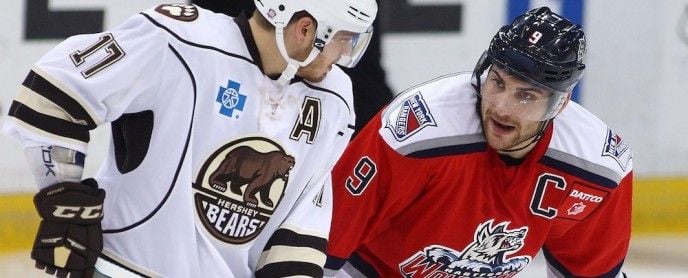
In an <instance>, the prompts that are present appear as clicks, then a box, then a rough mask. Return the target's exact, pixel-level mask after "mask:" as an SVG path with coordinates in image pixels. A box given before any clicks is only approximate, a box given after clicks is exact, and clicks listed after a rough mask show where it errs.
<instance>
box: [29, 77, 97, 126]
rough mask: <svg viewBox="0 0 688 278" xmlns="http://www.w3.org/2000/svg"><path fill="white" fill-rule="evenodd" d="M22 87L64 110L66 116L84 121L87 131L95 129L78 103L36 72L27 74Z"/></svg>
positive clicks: (93, 122) (89, 117)
mask: <svg viewBox="0 0 688 278" xmlns="http://www.w3.org/2000/svg"><path fill="white" fill-rule="evenodd" d="M22 85H24V86H25V87H26V88H29V89H31V91H34V92H36V93H37V94H39V95H41V96H43V97H44V98H46V99H48V100H50V101H52V102H53V103H55V104H57V105H58V106H60V107H61V108H62V109H64V111H65V112H67V114H69V115H70V116H72V118H74V119H77V120H84V121H86V124H87V125H88V129H94V128H96V123H95V121H93V118H91V116H90V115H88V112H86V110H85V109H84V108H83V107H82V106H81V105H80V104H79V102H77V101H76V100H74V99H73V98H72V97H70V96H69V95H68V94H66V93H65V92H63V91H62V90H60V89H59V88H57V87H56V86H55V85H53V84H52V83H50V81H48V80H46V79H45V78H43V77H42V76H40V75H39V74H37V73H36V72H34V71H30V72H29V74H28V75H26V78H25V79H24V82H22Z"/></svg>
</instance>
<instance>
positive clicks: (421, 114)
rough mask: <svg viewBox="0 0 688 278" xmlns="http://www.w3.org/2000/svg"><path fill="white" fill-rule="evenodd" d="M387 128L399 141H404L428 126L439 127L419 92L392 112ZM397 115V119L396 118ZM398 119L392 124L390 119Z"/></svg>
mask: <svg viewBox="0 0 688 278" xmlns="http://www.w3.org/2000/svg"><path fill="white" fill-rule="evenodd" d="M390 113H391V114H392V115H389V116H388V117H387V119H388V121H387V125H386V127H387V128H388V129H390V130H391V131H392V134H393V135H394V138H395V139H396V140H397V141H400V142H401V141H404V140H406V139H407V138H409V137H411V135H413V134H414V133H416V132H418V131H420V130H421V129H423V128H424V127H426V126H437V124H436V123H435V118H433V116H432V114H431V113H430V109H429V108H428V105H427V104H426V103H425V100H424V99H423V95H422V94H421V93H420V92H417V93H415V94H413V95H411V96H410V97H408V98H406V99H405V100H404V101H403V102H402V103H401V105H399V106H398V107H396V108H395V109H394V110H391V111H390ZM394 114H396V117H394ZM394 118H395V119H396V121H394V122H391V121H390V120H389V119H394Z"/></svg>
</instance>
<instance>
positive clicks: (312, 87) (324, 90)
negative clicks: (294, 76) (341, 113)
mask: <svg viewBox="0 0 688 278" xmlns="http://www.w3.org/2000/svg"><path fill="white" fill-rule="evenodd" d="M301 83H303V84H304V85H306V87H308V88H311V89H313V90H317V91H322V92H326V93H330V94H333V95H335V96H336V97H338V98H339V99H341V100H342V102H344V104H345V105H346V109H349V112H351V107H349V103H347V102H346V100H344V98H343V97H342V96H340V95H339V94H338V93H337V92H334V91H332V90H328V89H325V88H321V87H318V86H315V85H313V84H311V83H308V82H306V81H305V80H301Z"/></svg>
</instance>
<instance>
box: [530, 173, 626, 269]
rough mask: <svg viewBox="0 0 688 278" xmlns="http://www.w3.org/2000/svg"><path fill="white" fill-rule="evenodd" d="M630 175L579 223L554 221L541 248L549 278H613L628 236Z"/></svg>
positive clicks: (623, 253)
mask: <svg viewBox="0 0 688 278" xmlns="http://www.w3.org/2000/svg"><path fill="white" fill-rule="evenodd" d="M632 184H633V172H630V173H628V174H627V176H626V177H625V178H624V179H622V180H621V182H620V184H619V186H618V187H616V189H614V190H613V191H611V192H610V195H609V197H608V198H607V200H605V202H606V203H605V204H602V205H601V207H599V208H598V210H596V211H595V212H594V213H593V214H591V215H589V216H588V217H587V218H585V219H583V220H581V221H573V220H562V219H557V220H555V221H556V223H555V224H554V226H553V233H551V234H553V235H554V236H551V237H550V238H548V239H547V240H546V242H545V245H544V247H543V253H544V255H545V258H546V259H547V266H548V273H549V276H554V277H616V276H618V275H619V274H620V273H621V267H622V265H623V261H624V258H625V256H626V253H627V251H628V246H629V241H630V237H631V194H632V190H633V188H632Z"/></svg>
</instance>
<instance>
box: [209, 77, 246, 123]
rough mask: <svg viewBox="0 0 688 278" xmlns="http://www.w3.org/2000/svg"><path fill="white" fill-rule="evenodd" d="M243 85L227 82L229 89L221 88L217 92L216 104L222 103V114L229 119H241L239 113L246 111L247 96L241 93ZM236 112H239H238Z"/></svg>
mask: <svg viewBox="0 0 688 278" xmlns="http://www.w3.org/2000/svg"><path fill="white" fill-rule="evenodd" d="M239 87H241V84H239V83H237V82H234V81H232V80H231V79H230V80H228V81H227V87H222V86H220V89H219V90H218V92H217V97H216V98H215V102H217V103H220V114H222V115H225V116H227V117H234V118H235V119H238V118H239V116H240V115H239V114H240V113H239V112H240V111H244V104H246V95H242V94H241V93H239ZM235 111H239V112H236V113H235Z"/></svg>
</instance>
